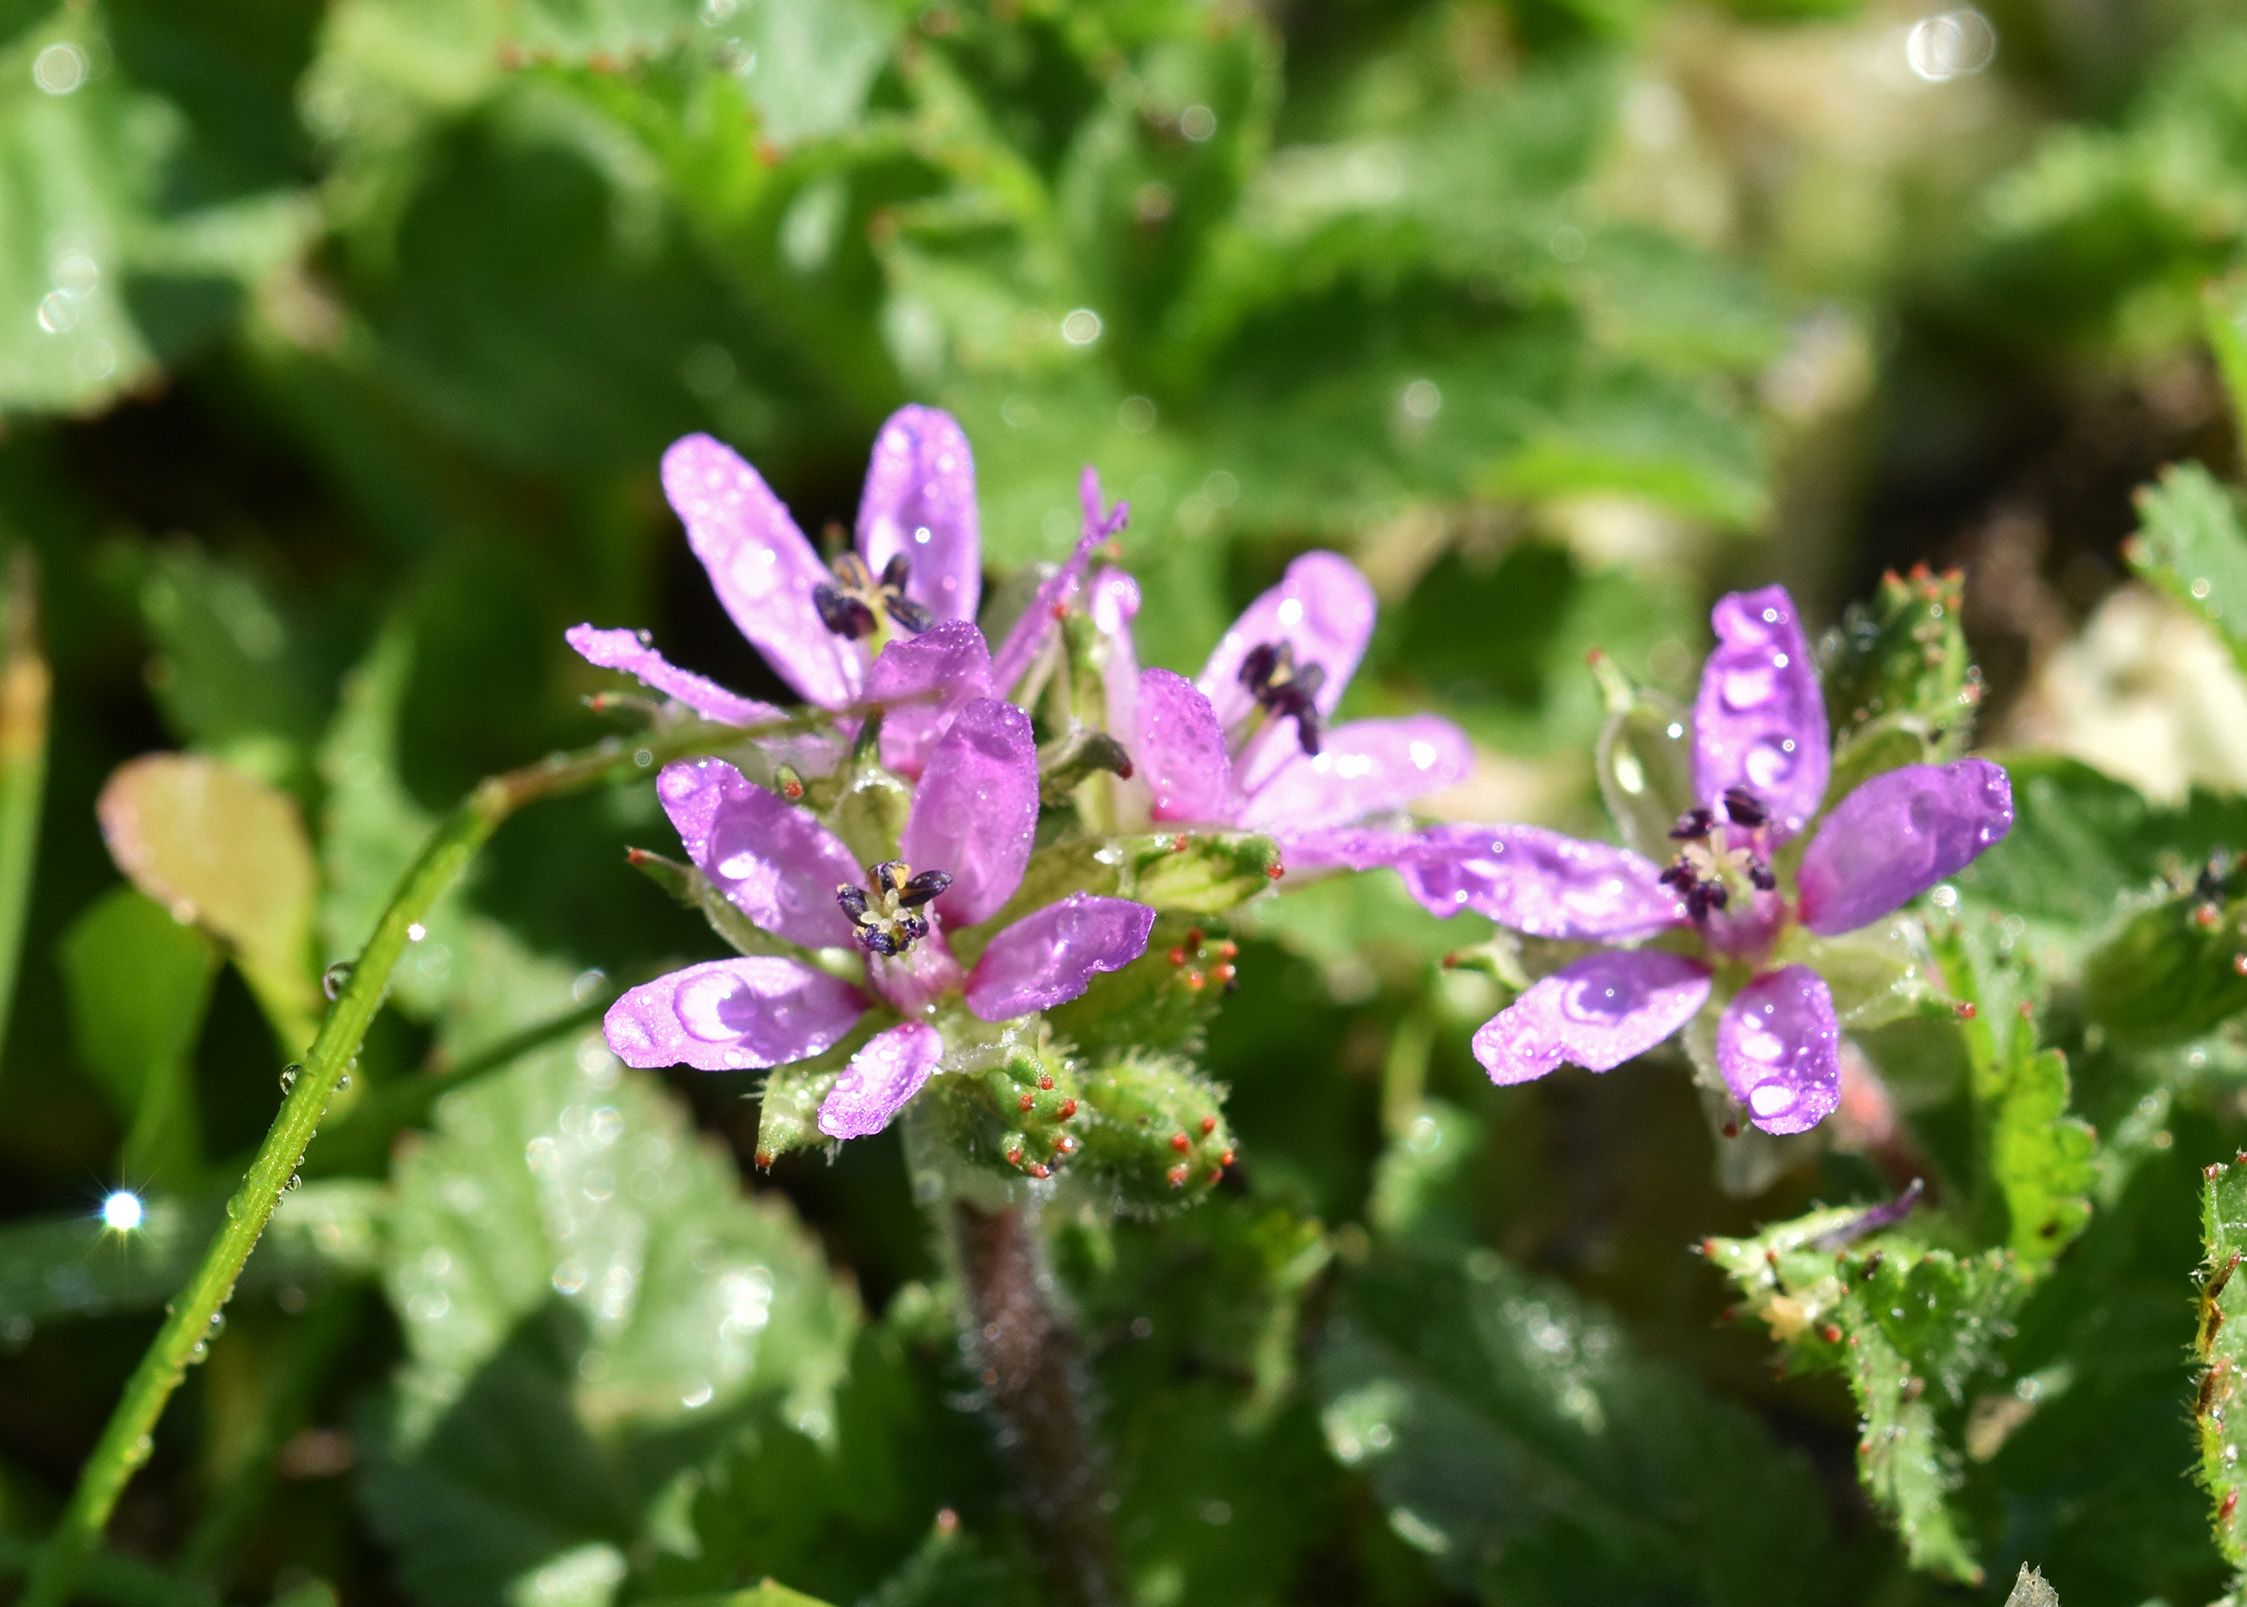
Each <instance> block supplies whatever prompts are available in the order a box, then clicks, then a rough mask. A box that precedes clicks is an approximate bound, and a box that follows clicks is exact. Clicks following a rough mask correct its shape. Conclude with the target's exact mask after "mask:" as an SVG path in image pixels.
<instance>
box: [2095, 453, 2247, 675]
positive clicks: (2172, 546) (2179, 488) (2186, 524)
mask: <svg viewBox="0 0 2247 1607" xmlns="http://www.w3.org/2000/svg"><path fill="white" fill-rule="evenodd" d="M2138 526H2139V533H2138V535H2137V537H2136V538H2135V539H2134V540H2132V541H2131V542H2130V543H2129V544H2128V545H2127V546H2125V547H2124V548H2123V553H2124V556H2126V557H2127V558H2128V559H2129V560H2130V567H2131V568H2132V569H2135V570H2136V571H2137V572H2138V574H2139V576H2140V578H2142V579H2144V580H2146V581H2148V582H2150V583H2151V584H2152V585H2154V586H2157V587H2159V588H2160V589H2161V590H2162V591H2164V592H2166V593H2168V595H2169V596H2171V597H2173V598H2175V599H2176V600H2177V601H2178V602H2180V603H2182V604H2183V605H2184V606H2185V607H2186V608H2188V609H2190V610H2191V611H2192V612H2193V613H2195V614H2198V615H2199V616H2200V617H2201V618H2202V619H2204V620H2206V621H2207V622H2208V625H2209V628H2210V629H2212V630H2214V631H2215V633H2216V635H2217V636H2218V637H2219V638H2221V639H2222V641H2223V643H2224V645H2225V646H2227V647H2229V648H2230V649H2231V655H2232V658H2233V660H2234V661H2235V662H2236V663H2238V664H2239V665H2240V666H2241V667H2242V668H2243V669H2247V516H2243V512H2242V508H2241V505H2240V498H2239V494H2238V493H2237V492H2236V491H2233V490H2232V489H2231V488H2230V487H2229V486H2226V485H2225V484H2224V483H2223V482H2222V481H2220V480H2218V479H2217V478H2216V477H2215V476H2214V475H2212V474H2210V473H2209V472H2208V471H2207V470H2206V469H2204V468H2202V467H2201V466H2200V465H2199V464H2197V463H2179V464H2176V465H2174V466H2172V467H2171V468H2169V469H2167V470H2165V471H2163V473H2162V476H2161V478H2160V479H2159V480H2158V481H2156V482H2155V483H2154V484H2152V485H2150V486H2148V487H2146V488H2145V489H2144V490H2142V491H2140V492H2139V493H2138Z"/></svg>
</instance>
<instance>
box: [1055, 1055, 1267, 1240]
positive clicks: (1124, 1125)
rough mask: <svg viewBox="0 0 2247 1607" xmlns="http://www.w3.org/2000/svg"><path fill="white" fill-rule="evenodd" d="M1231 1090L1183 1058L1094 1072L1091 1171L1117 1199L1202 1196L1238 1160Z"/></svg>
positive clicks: (1142, 1208)
mask: <svg viewBox="0 0 2247 1607" xmlns="http://www.w3.org/2000/svg"><path fill="white" fill-rule="evenodd" d="M1223 1099H1224V1091H1223V1090H1222V1089H1221V1088H1220V1087H1219V1086H1218V1085H1217V1084H1216V1083H1213V1082H1211V1081H1210V1080H1209V1079H1208V1078H1206V1077H1204V1076H1202V1075H1201V1074H1200V1073H1198V1072H1196V1071H1195V1070H1194V1069H1193V1067H1192V1066H1191V1065H1189V1064H1188V1063H1187V1062H1185V1061H1183V1060H1178V1059H1173V1058H1171V1057H1169V1056H1145V1057H1134V1058H1131V1059H1127V1060H1121V1061H1118V1062H1116V1063H1114V1064H1112V1065H1109V1066H1105V1067H1102V1068H1101V1069H1100V1070H1098V1071H1095V1072H1091V1073H1089V1074H1087V1075H1086V1077H1085V1079H1084V1102H1085V1104H1086V1105H1087V1106H1089V1107H1090V1110H1091V1115H1092V1118H1093V1119H1092V1121H1091V1122H1090V1123H1089V1124H1088V1125H1087V1126H1086V1128H1085V1130H1084V1173H1085V1177H1086V1181H1088V1182H1096V1183H1098V1184H1099V1185H1101V1186H1102V1187H1104V1188H1105V1189H1107V1190H1108V1191H1110V1193H1111V1195H1112V1198H1111V1200H1110V1202H1109V1203H1110V1204H1111V1205H1112V1206H1113V1207H1114V1208H1116V1209H1118V1210H1123V1211H1130V1212H1137V1213H1142V1214H1143V1213H1148V1212H1154V1211H1161V1210H1168V1209H1170V1208H1172V1207H1174V1206H1177V1205H1180V1204H1185V1203H1188V1202H1191V1201H1193V1200H1198V1199H1200V1198H1201V1197H1202V1196H1204V1195H1205V1194H1207V1193H1208V1192H1209V1190H1211V1189H1212V1188H1214V1187H1216V1186H1217V1184H1218V1182H1219V1181H1220V1180H1221V1179H1222V1178H1223V1177H1224V1175H1225V1169H1226V1168H1227V1167H1229V1166H1231V1165H1232V1164H1233V1134H1232V1129H1231V1128H1229V1127H1227V1126H1226V1125H1225V1116H1224V1110H1223Z"/></svg>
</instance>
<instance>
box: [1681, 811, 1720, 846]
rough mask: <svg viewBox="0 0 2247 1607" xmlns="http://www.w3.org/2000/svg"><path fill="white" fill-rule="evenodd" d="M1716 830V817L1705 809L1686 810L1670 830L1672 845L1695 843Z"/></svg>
mask: <svg viewBox="0 0 2247 1607" xmlns="http://www.w3.org/2000/svg"><path fill="white" fill-rule="evenodd" d="M1714 830H1716V816H1715V815H1714V814H1713V813H1712V812H1710V811H1709V810H1706V809H1688V810H1687V811H1686V812H1685V813H1684V814H1682V815H1680V816H1678V817H1677V824H1676V825H1674V826H1672V827H1671V828H1670V841H1671V842H1673V843H1689V842H1696V841H1698V840H1699V839H1701V838H1703V837H1706V836H1707V835H1708V834H1709V833H1710V832H1712V831H1714Z"/></svg>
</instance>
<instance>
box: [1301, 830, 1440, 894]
mask: <svg viewBox="0 0 2247 1607" xmlns="http://www.w3.org/2000/svg"><path fill="white" fill-rule="evenodd" d="M1274 840H1275V841H1276V842H1277V843H1278V844H1279V846H1280V860H1281V862H1282V863H1283V864H1284V865H1285V866H1286V867H1287V870H1288V873H1289V874H1290V875H1293V874H1295V873H1296V872H1298V871H1314V870H1379V869H1382V868H1383V867H1387V866H1395V865H1401V864H1404V863H1405V862H1406V861H1408V860H1411V859H1414V858H1416V857H1418V856H1419V855H1421V854H1423V853H1425V852H1426V851H1427V848H1426V845H1425V844H1424V843H1423V842H1422V841H1421V837H1420V833H1419V832H1418V831H1396V830H1391V829H1389V828H1386V827H1381V826H1326V827H1322V828H1320V829H1319V830H1317V831H1305V832H1282V833H1279V834H1277V835H1276V836H1275V838H1274ZM1446 913H1448V912H1446Z"/></svg>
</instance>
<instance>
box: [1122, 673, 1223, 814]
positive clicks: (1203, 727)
mask: <svg viewBox="0 0 2247 1607" xmlns="http://www.w3.org/2000/svg"><path fill="white" fill-rule="evenodd" d="M1137 701H1138V720H1139V739H1138V745H1137V746H1136V747H1134V748H1133V749H1131V750H1130V751H1131V762H1132V765H1133V767H1134V769H1135V770H1136V772H1137V774H1138V775H1139V776H1140V777H1141V778H1143V779H1144V780H1145V781H1146V783H1147V793H1148V798H1149V805H1148V813H1149V815H1150V817H1151V818H1153V819H1155V820H1198V821H1208V822H1211V823H1213V824H1217V825H1226V824H1229V823H1230V822H1231V821H1232V819H1233V817H1234V815H1235V814H1236V813H1237V812H1238V811H1239V809H1240V794H1239V792H1238V791H1237V790H1235V788H1234V786H1233V761H1232V760H1231V759H1230V758H1228V757H1226V754H1225V733H1224V732H1223V731H1222V730H1220V729H1219V728H1218V724H1217V715H1216V713H1215V712H1214V711H1213V710H1212V709H1211V708H1210V706H1209V699H1208V698H1206V697H1203V696H1202V695H1201V693H1200V692H1198V691H1196V690H1195V689H1194V683H1193V682H1191V681H1189V680H1187V679H1186V677H1184V676H1183V675H1174V674H1172V673H1171V672H1170V671H1169V670H1142V671H1140V674H1139V695H1138V700H1137Z"/></svg>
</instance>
